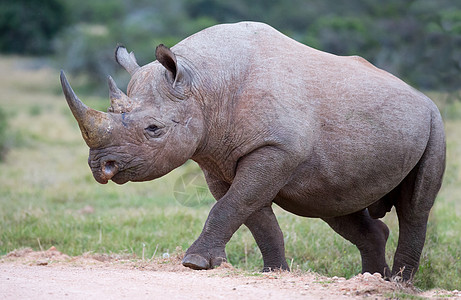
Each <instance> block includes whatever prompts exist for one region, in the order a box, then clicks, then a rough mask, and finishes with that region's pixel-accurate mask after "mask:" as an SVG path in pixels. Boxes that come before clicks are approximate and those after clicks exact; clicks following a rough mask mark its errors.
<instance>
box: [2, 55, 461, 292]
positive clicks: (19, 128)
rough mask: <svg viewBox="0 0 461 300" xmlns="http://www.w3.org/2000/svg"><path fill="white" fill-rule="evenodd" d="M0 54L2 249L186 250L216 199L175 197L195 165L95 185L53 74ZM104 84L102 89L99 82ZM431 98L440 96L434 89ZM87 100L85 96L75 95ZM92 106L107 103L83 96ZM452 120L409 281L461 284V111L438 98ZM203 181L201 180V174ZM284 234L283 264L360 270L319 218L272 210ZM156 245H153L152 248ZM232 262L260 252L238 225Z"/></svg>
mask: <svg viewBox="0 0 461 300" xmlns="http://www.w3.org/2000/svg"><path fill="white" fill-rule="evenodd" d="M15 60H17V58H14V59H11V58H10V59H7V58H1V57H0V89H1V90H2V94H1V96H0V108H1V109H2V110H3V111H4V113H5V114H6V116H7V118H8V125H9V129H8V130H7V132H6V133H5V137H4V139H6V144H7V145H8V146H9V148H10V150H9V152H8V154H7V156H6V159H5V160H4V161H3V162H0V255H3V254H6V253H8V252H10V251H12V250H14V249H18V248H23V247H31V248H33V249H35V250H39V249H40V247H41V248H43V249H46V248H49V247H51V246H55V247H57V248H58V249H59V250H60V251H62V252H64V253H67V254H70V255H80V254H82V253H84V252H88V251H93V252H100V253H130V254H135V255H137V256H138V257H141V256H142V251H143V248H144V251H145V257H147V258H150V257H151V256H152V255H153V254H154V252H155V253H156V256H160V255H162V254H163V253H164V252H170V253H171V252H173V251H174V250H175V249H176V247H177V246H180V247H182V249H184V250H185V249H187V247H188V246H189V245H190V244H191V243H192V242H193V241H194V240H195V238H197V237H198V235H199V234H200V231H201V229H202V227H203V224H204V222H205V220H206V217H207V214H208V212H209V210H210V208H211V205H212V203H213V200H212V199H211V195H210V194H209V193H207V194H205V195H201V196H202V197H203V198H202V199H201V200H200V201H199V202H196V203H191V205H188V206H187V207H186V206H184V205H182V204H181V203H179V202H178V201H176V200H175V196H174V193H173V191H174V189H175V183H177V182H178V180H179V178H181V176H183V175H184V174H190V173H191V172H198V170H197V166H196V165H195V164H194V163H187V164H186V165H184V166H182V167H181V168H178V169H177V170H175V171H173V172H171V173H170V174H168V175H167V176H165V177H163V178H160V179H158V180H155V181H152V182H146V183H128V184H126V185H123V186H118V185H115V184H113V183H109V184H107V185H99V184H98V183H96V182H95V181H94V179H93V177H92V175H91V172H90V170H89V167H88V166H87V155H88V149H87V147H86V145H85V144H84V142H83V140H82V138H81V136H80V132H79V130H78V126H77V124H76V122H75V120H74V119H73V118H72V116H71V114H70V112H69V110H68V108H67V107H66V104H65V101H64V98H63V96H62V95H61V94H60V93H57V92H56V91H58V90H59V86H58V82H59V80H58V77H59V72H58V71H56V70H51V69H50V70H46V69H45V70H35V71H25V70H18V69H15V67H14V66H15V64H14V61H15ZM102 88H105V87H102ZM431 96H432V97H433V98H434V99H438V98H443V97H444V95H442V94H433V95H431ZM82 98H84V97H82ZM85 102H87V103H88V104H90V105H91V106H94V107H97V108H98V109H105V108H106V107H107V106H108V100H101V99H98V98H91V99H85ZM440 103H442V104H441V105H443V111H444V112H445V113H446V114H447V115H448V116H449V118H448V119H449V120H448V121H447V123H446V130H447V137H448V143H447V144H448V165H447V171H446V176H445V180H444V185H443V187H442V191H441V193H440V194H439V197H438V199H437V201H436V204H435V206H434V208H433V211H432V214H431V217H430V220H429V226H428V234H427V242H426V246H425V248H424V251H423V254H422V257H421V267H420V270H419V272H418V273H417V275H416V278H415V285H416V286H417V287H419V288H422V289H429V288H434V287H437V288H444V289H459V287H461V237H460V234H459V229H460V228H461V218H460V216H461V201H460V198H461V167H460V166H461V111H460V110H459V108H460V107H461V106H460V104H459V103H458V102H454V103H448V104H447V103H445V102H443V101H441V102H440ZM202 180H203V179H202ZM275 212H276V214H277V217H278V220H279V222H280V226H281V228H282V231H283V232H284V236H285V242H286V255H287V260H288V264H289V265H291V266H292V269H294V270H301V271H302V270H312V271H315V272H319V273H321V274H323V275H328V276H344V277H347V278H348V277H351V276H354V275H356V274H357V273H359V272H360V269H361V266H360V256H359V253H358V250H357V249H356V248H355V246H353V245H352V244H350V243H349V242H347V241H346V240H344V239H343V238H341V237H340V236H338V235H337V234H335V233H334V232H333V231H332V230H331V229H330V228H329V227H328V226H327V225H326V224H325V223H324V222H322V221H320V220H316V219H307V218H300V217H296V216H294V215H292V214H289V213H287V212H285V211H283V210H281V209H279V208H278V207H275ZM385 222H386V223H387V224H388V225H389V227H390V229H391V235H390V237H389V241H388V244H387V249H386V253H387V259H388V263H390V264H392V258H393V253H394V251H395V247H396V244H397V238H398V225H397V220H396V217H395V213H394V212H391V213H390V214H388V215H387V216H386V218H385ZM156 249H157V251H156ZM226 251H227V254H228V259H229V261H230V262H231V263H232V264H233V265H234V266H237V267H240V268H242V269H243V270H245V271H246V272H253V271H256V270H259V269H260V268H261V267H262V258H261V254H260V252H259V250H258V248H257V246H256V244H255V242H254V240H253V238H252V236H251V234H250V233H249V231H248V229H246V228H245V227H242V228H240V229H239V231H238V232H237V233H236V234H235V235H234V236H233V237H232V239H231V241H230V242H229V244H228V245H227V248H226Z"/></svg>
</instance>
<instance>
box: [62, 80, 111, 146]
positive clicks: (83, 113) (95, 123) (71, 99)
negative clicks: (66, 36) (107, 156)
mask: <svg viewBox="0 0 461 300" xmlns="http://www.w3.org/2000/svg"><path fill="white" fill-rule="evenodd" d="M61 86H62V91H63V92H64V96H65V97H66V100H67V104H68V105H69V108H70V110H71V111H72V114H73V115H74V117H75V119H76V120H77V122H78V125H79V127H80V131H81V132H82V136H83V139H84V140H85V142H86V144H87V145H88V147H90V148H99V147H102V146H104V145H106V144H107V143H108V142H109V141H110V135H111V131H112V128H113V126H112V119H111V118H110V117H109V116H108V115H107V114H106V113H103V112H100V111H96V110H94V109H92V108H89V107H88V106H86V105H85V104H84V103H83V102H82V101H80V99H79V98H78V97H77V95H76V94H75V93H74V91H73V90H72V88H71V86H70V84H69V82H68V81H67V78H66V75H65V74H64V72H63V71H61Z"/></svg>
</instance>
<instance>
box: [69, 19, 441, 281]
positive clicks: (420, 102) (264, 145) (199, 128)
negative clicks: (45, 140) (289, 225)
mask: <svg viewBox="0 0 461 300" xmlns="http://www.w3.org/2000/svg"><path fill="white" fill-rule="evenodd" d="M156 56H157V61H154V62H152V63H150V64H148V65H145V66H142V67H140V66H138V65H137V63H136V60H135V58H134V55H133V54H132V53H131V54H128V52H127V51H126V49H125V48H123V47H119V48H117V51H116V58H117V61H118V62H119V63H120V64H121V65H122V66H123V67H124V68H125V69H126V70H127V71H128V72H130V74H131V75H132V79H131V81H130V83H129V86H128V91H127V95H124V94H123V93H122V92H121V91H119V90H118V88H116V86H115V83H114V82H113V81H111V79H110V86H111V108H109V113H102V112H97V113H99V115H97V118H96V117H94V114H95V112H94V111H92V112H91V113H92V114H91V113H89V112H88V111H89V110H86V108H80V106H81V104H80V103H81V102H78V101H79V100H78V98H76V96H75V94H73V92H72V90H71V89H70V86H68V83H67V81H66V80H65V76H64V75H63V74H62V78H61V79H62V82H63V89H64V92H65V94H66V98H67V100H68V102H69V105H70V106H71V109H72V111H73V113H74V115H75V116H76V119H77V121H78V122H79V125H80V128H81V129H82V134H83V137H84V138H85V141H86V142H87V144H88V145H89V146H90V156H89V165H90V167H91V170H92V172H93V175H94V177H95V179H96V180H97V181H98V182H100V183H107V181H108V180H113V181H114V182H116V183H119V184H123V183H125V182H127V181H146V180H152V179H155V178H158V177H160V176H163V175H165V174H167V173H168V172H170V171H171V170H173V169H175V168H176V167H178V166H180V165H182V164H183V163H184V162H186V161H187V160H188V159H193V160H194V161H196V162H197V163H198V164H199V165H200V167H201V168H202V170H203V172H204V174H205V177H206V179H207V182H208V185H209V188H210V190H211V192H212V194H213V195H214V197H215V198H216V200H218V201H217V203H216V204H215V205H214V206H213V208H212V209H211V211H210V214H209V216H208V219H207V221H206V223H205V226H204V228H203V231H202V233H201V234H200V236H199V238H198V239H197V240H196V241H195V242H194V243H193V244H192V246H191V247H190V248H189V249H188V250H187V252H186V255H185V257H184V260H183V264H184V265H185V266H188V267H191V268H194V269H209V268H212V267H214V266H217V265H219V264H220V263H221V262H222V261H223V260H225V259H226V254H225V245H226V243H227V242H228V241H229V239H230V238H231V236H232V235H233V233H234V232H235V231H236V230H237V229H238V228H239V227H240V226H241V225H242V224H245V225H246V226H247V227H248V228H249V229H250V231H251V232H252V234H253V236H254V237H255V239H256V242H257V244H258V246H259V248H260V249H261V252H262V255H263V259H264V270H271V269H279V268H281V269H288V265H287V263H286V259H285V254H284V241H283V235H282V232H281V230H280V228H279V226H278V223H277V220H276V218H275V216H274V213H273V211H272V208H271V205H272V203H276V204H277V205H279V206H280V207H282V208H284V209H286V210H287V211H290V212H292V213H294V214H297V215H300V216H305V217H314V218H322V219H323V220H324V221H325V222H327V223H328V224H329V225H330V226H331V227H332V228H333V229H334V230H335V231H336V232H337V233H339V234H340V235H341V236H343V237H344V238H346V239H348V240H349V241H351V242H352V243H354V244H355V245H356V246H357V247H358V249H359V250H360V253H361V256H362V271H363V272H370V273H374V272H379V273H381V274H383V275H384V276H387V277H389V276H394V275H399V276H402V277H403V279H404V280H409V279H411V277H412V276H413V275H414V273H415V272H416V270H417V269H418V264H419V258H420V255H421V251H422V248H423V245H424V240H425V234H426V224H427V219H428V215H429V211H430V209H431V207H432V205H433V203H434V199H435V197H436V194H437V192H438V190H439V189H440V185H441V181H442V175H443V172H444V168H445V136H444V130H443V124H442V119H441V117H440V114H439V111H438V109H437V107H436V106H435V105H434V103H433V102H432V101H431V100H430V99H429V98H427V97H426V96H424V95H423V94H422V93H420V92H418V91H416V90H415V89H413V88H411V87H410V86H408V85H407V84H405V83H404V82H402V81H401V80H399V79H398V78H396V77H394V76H393V75H391V74H389V73H387V72H385V71H383V70H380V69H378V68H376V67H374V66H373V65H371V64H370V63H368V62H367V61H366V60H364V59H362V58H360V57H355V56H354V57H340V56H335V55H332V54H328V53H325V52H321V51H318V50H315V49H312V48H309V47H307V46H305V45H302V44H300V43H298V42H296V41H294V40H292V39H290V38H288V37H286V36H284V35H282V34H281V33H279V32H278V31H276V30H274V29H273V28H271V27H269V26H268V25H264V24H260V23H252V22H243V23H238V24H232V25H218V26H214V27H211V28H208V29H206V30H203V31H201V32H199V33H197V34H195V35H193V36H191V37H189V38H187V39H185V40H183V41H182V42H180V43H179V44H177V45H176V46H174V47H173V48H172V49H171V50H170V49H168V48H166V47H164V46H162V45H161V46H159V47H158V48H157V51H156ZM113 98H114V99H113ZM115 98H116V99H115ZM73 107H74V108H73ZM75 107H76V108H75ZM90 115H91V118H90V117H89V116H90ZM94 120H96V121H94ZM101 120H102V121H101ZM393 206H394V207H395V208H396V211H397V215H398V218H399V232H400V235H399V241H398V247H397V250H396V253H395V257H394V264H393V268H392V270H390V268H389V267H388V265H387V263H386V261H385V252H384V250H385V244H386V241H387V237H388V235H389V230H388V228H387V226H386V225H385V224H384V223H382V222H381V221H379V220H377V219H378V218H380V217H383V216H384V215H385V214H386V213H387V212H388V211H390V209H391V208H392V207H393ZM399 272H400V273H399Z"/></svg>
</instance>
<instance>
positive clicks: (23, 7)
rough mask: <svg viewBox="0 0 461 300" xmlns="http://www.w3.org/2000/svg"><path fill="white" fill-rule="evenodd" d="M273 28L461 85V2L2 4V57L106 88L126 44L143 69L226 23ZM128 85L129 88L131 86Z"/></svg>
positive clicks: (403, 72)
mask: <svg viewBox="0 0 461 300" xmlns="http://www.w3.org/2000/svg"><path fill="white" fill-rule="evenodd" d="M241 20H255V21H262V22H266V23H268V24H270V25H272V26H274V27H275V28H277V29H278V30H280V31H282V32H284V33H286V34H288V35H289V36H291V37H293V38H295V39H296V40H298V41H300V42H302V43H305V44H308V45H310V46H312V47H316V48H319V49H321V50H325V51H329V52H332V53H335V54H339V55H351V54H358V55H361V56H363V57H365V58H366V59H368V60H370V61H371V62H372V63H374V64H375V65H377V66H378V67H381V68H383V69H385V70H388V71H390V72H391V73H393V74H395V75H397V76H399V77H402V78H403V79H405V80H406V81H407V82H409V83H411V84H412V85H415V86H416V87H418V88H422V89H425V90H428V89H430V90H441V89H443V90H449V91H452V90H457V89H458V88H459V82H460V81H461V77H460V73H461V72H460V70H461V2H460V1H453V0H437V1H433V0H386V1H380V0H350V1H335V0H309V1H305V0H285V1H281V0H264V1H263V0H253V1H247V0H234V1H226V0H174V1H171V0H155V1H148V0H91V1H88V0H44V1H34V0H15V1H8V0H0V51H2V52H6V53H22V54H34V55H35V54H44V53H54V54H56V55H57V56H58V57H59V66H60V67H63V68H65V69H66V70H67V71H72V72H73V73H74V74H82V73H83V74H86V75H88V76H90V77H91V80H90V81H89V82H92V83H94V84H95V85H96V86H100V85H101V84H102V83H105V80H106V76H107V74H108V73H111V74H113V73H115V72H116V70H118V68H117V66H116V65H115V63H114V62H113V58H112V56H113V53H112V52H113V49H114V47H115V45H116V43H117V42H120V43H123V44H125V45H126V46H127V47H128V48H129V49H132V50H134V51H135V52H136V54H137V57H138V60H139V61H140V63H141V64H145V63H147V62H150V61H152V60H153V59H154V55H153V52H154V47H155V46H156V45H158V44H159V43H164V44H167V45H170V46H172V45H174V44H175V43H176V42H178V41H180V40H181V39H183V38H185V37H187V36H189V35H191V34H193V33H195V32H197V31H198V30H200V29H203V28H205V27H208V26H210V25H214V24H216V23H223V22H236V21H241ZM125 80H126V79H125Z"/></svg>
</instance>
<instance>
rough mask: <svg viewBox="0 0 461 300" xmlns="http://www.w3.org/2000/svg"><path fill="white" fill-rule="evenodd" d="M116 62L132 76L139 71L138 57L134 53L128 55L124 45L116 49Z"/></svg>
mask: <svg viewBox="0 0 461 300" xmlns="http://www.w3.org/2000/svg"><path fill="white" fill-rule="evenodd" d="M115 60H116V61H117V63H118V64H119V65H121V66H122V67H124V68H125V70H127V71H128V73H130V75H131V76H133V74H134V73H135V72H136V71H137V70H138V69H139V65H138V63H137V62H136V57H135V56H134V53H133V52H130V53H128V51H127V50H126V48H125V47H124V46H122V45H117V48H116V49H115Z"/></svg>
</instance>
